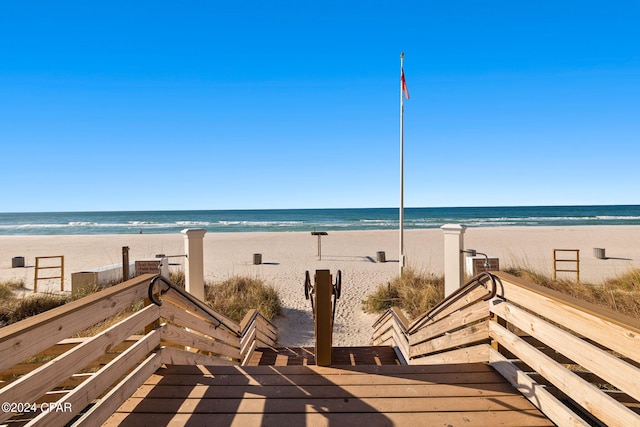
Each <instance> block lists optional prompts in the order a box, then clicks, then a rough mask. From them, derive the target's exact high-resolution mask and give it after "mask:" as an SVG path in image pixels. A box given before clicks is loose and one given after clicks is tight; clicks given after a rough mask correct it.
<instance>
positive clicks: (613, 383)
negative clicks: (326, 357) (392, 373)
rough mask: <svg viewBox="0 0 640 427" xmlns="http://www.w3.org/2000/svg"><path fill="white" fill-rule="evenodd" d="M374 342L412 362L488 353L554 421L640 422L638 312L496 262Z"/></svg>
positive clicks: (378, 330) (384, 324) (386, 326)
mask: <svg viewBox="0 0 640 427" xmlns="http://www.w3.org/2000/svg"><path fill="white" fill-rule="evenodd" d="M374 327H375V332H374V335H373V341H374V344H388V345H393V346H394V347H396V348H398V350H399V351H401V352H402V353H403V354H404V355H405V356H408V357H407V362H408V363H409V364H433V363H467V362H486V363H489V364H490V365H491V366H493V367H494V368H495V369H496V370H497V371H498V372H500V373H501V374H502V375H503V376H504V377H505V378H506V379H507V380H509V381H510V382H511V383H512V384H513V386H514V387H515V388H517V389H518V390H519V391H520V392H521V393H522V394H523V395H524V396H525V397H527V398H528V399H529V400H530V401H531V402H532V403H533V404H534V405H535V406H537V407H538V408H539V409H540V410H541V411H542V412H543V413H544V414H545V415H546V416H547V417H549V419H550V420H552V421H553V422H554V423H556V424H558V425H610V426H630V425H640V415H639V414H640V322H639V321H638V320H636V319H632V318H629V317H627V316H623V315H620V314H618V313H615V312H612V311H609V310H606V309H603V308H600V307H597V306H595V305H592V304H588V303H585V302H582V301H579V300H577V299H575V298H571V297H568V296H566V295H563V294H560V293H558V292H555V291H552V290H549V289H546V288H542V287H540V286H537V285H534V284H532V283H528V282H525V281H523V280H521V279H519V278H516V277H514V276H512V275H509V274H506V273H503V272H496V273H495V275H490V276H489V275H484V276H480V277H479V278H477V279H475V280H473V281H472V282H470V283H469V284H467V285H466V286H464V287H463V288H461V289H460V290H459V291H458V292H457V293H455V294H454V295H452V296H451V297H449V298H448V299H446V300H445V301H443V302H442V303H441V304H439V305H438V306H437V307H434V308H433V309H432V310H430V311H429V312H428V313H425V314H424V315H423V316H421V317H420V318H418V319H416V320H415V321H413V322H412V323H408V322H406V320H403V319H402V317H401V316H398V314H397V313H395V312H393V311H390V312H387V313H385V314H384V315H383V316H381V318H380V319H379V321H378V322H376V324H375V325H374Z"/></svg>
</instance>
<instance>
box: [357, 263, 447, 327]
mask: <svg viewBox="0 0 640 427" xmlns="http://www.w3.org/2000/svg"><path fill="white" fill-rule="evenodd" d="M443 298H444V277H443V276H435V275H433V274H427V273H419V272H416V271H414V270H406V271H405V272H404V273H403V274H402V275H401V276H397V277H395V278H394V279H393V280H392V281H391V282H389V283H386V284H381V285H379V286H378V288H377V289H376V291H375V292H374V293H373V294H371V295H369V296H368V297H367V298H366V299H365V300H364V301H362V309H363V310H364V311H365V312H366V313H382V312H384V311H386V310H388V309H389V308H391V307H394V306H395V307H398V308H400V309H401V310H402V311H403V312H404V313H405V314H406V315H407V317H408V318H409V319H410V320H411V319H415V318H416V317H417V316H419V315H420V314H422V313H424V312H425V311H427V310H429V309H430V308H432V307H433V306H435V305H436V304H438V303H439V302H440V301H442V299H443Z"/></svg>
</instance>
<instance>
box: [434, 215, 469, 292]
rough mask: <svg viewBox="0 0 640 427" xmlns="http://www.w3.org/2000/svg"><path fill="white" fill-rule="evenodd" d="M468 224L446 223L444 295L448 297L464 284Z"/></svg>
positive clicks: (444, 226)
mask: <svg viewBox="0 0 640 427" xmlns="http://www.w3.org/2000/svg"><path fill="white" fill-rule="evenodd" d="M466 228H467V227H466V226H464V225H460V224H445V225H443V226H442V227H440V229H441V230H442V231H443V232H444V297H445V298H447V297H448V296H449V295H451V294H452V293H453V292H455V291H456V290H457V289H459V288H460V287H461V286H462V285H463V284H464V275H463V271H464V270H463V267H464V264H463V262H464V257H463V253H462V250H463V249H464V231H465V230H466Z"/></svg>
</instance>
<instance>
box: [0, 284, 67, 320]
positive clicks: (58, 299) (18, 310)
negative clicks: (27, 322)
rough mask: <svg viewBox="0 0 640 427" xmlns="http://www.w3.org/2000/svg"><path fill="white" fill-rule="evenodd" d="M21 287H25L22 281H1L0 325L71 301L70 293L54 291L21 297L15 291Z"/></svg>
mask: <svg viewBox="0 0 640 427" xmlns="http://www.w3.org/2000/svg"><path fill="white" fill-rule="evenodd" d="M20 288H24V282H22V281H15V280H12V281H7V282H2V283H0V326H5V325H9V324H11V323H15V322H18V321H20V320H22V319H26V318H27V317H30V316H34V315H36V314H40V313H42V312H44V311H47V310H50V309H52V308H55V307H59V306H61V305H62V304H65V303H66V302H68V301H70V297H69V296H68V295H60V294H54V293H40V294H36V295H30V296H27V297H24V298H20V297H18V296H16V293H15V291H16V290H18V289H20Z"/></svg>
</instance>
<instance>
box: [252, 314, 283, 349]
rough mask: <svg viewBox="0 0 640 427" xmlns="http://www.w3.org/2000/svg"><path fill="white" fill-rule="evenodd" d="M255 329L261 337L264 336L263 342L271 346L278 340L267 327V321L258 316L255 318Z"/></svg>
mask: <svg viewBox="0 0 640 427" xmlns="http://www.w3.org/2000/svg"><path fill="white" fill-rule="evenodd" d="M256 329H257V330H258V332H260V333H261V334H262V335H264V340H265V341H268V342H271V343H272V344H271V345H274V344H275V342H276V341H277V340H278V335H277V334H276V333H275V332H274V331H273V330H272V329H271V328H270V327H269V325H268V320H267V319H265V318H264V317H262V315H260V316H259V317H257V318H256Z"/></svg>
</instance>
